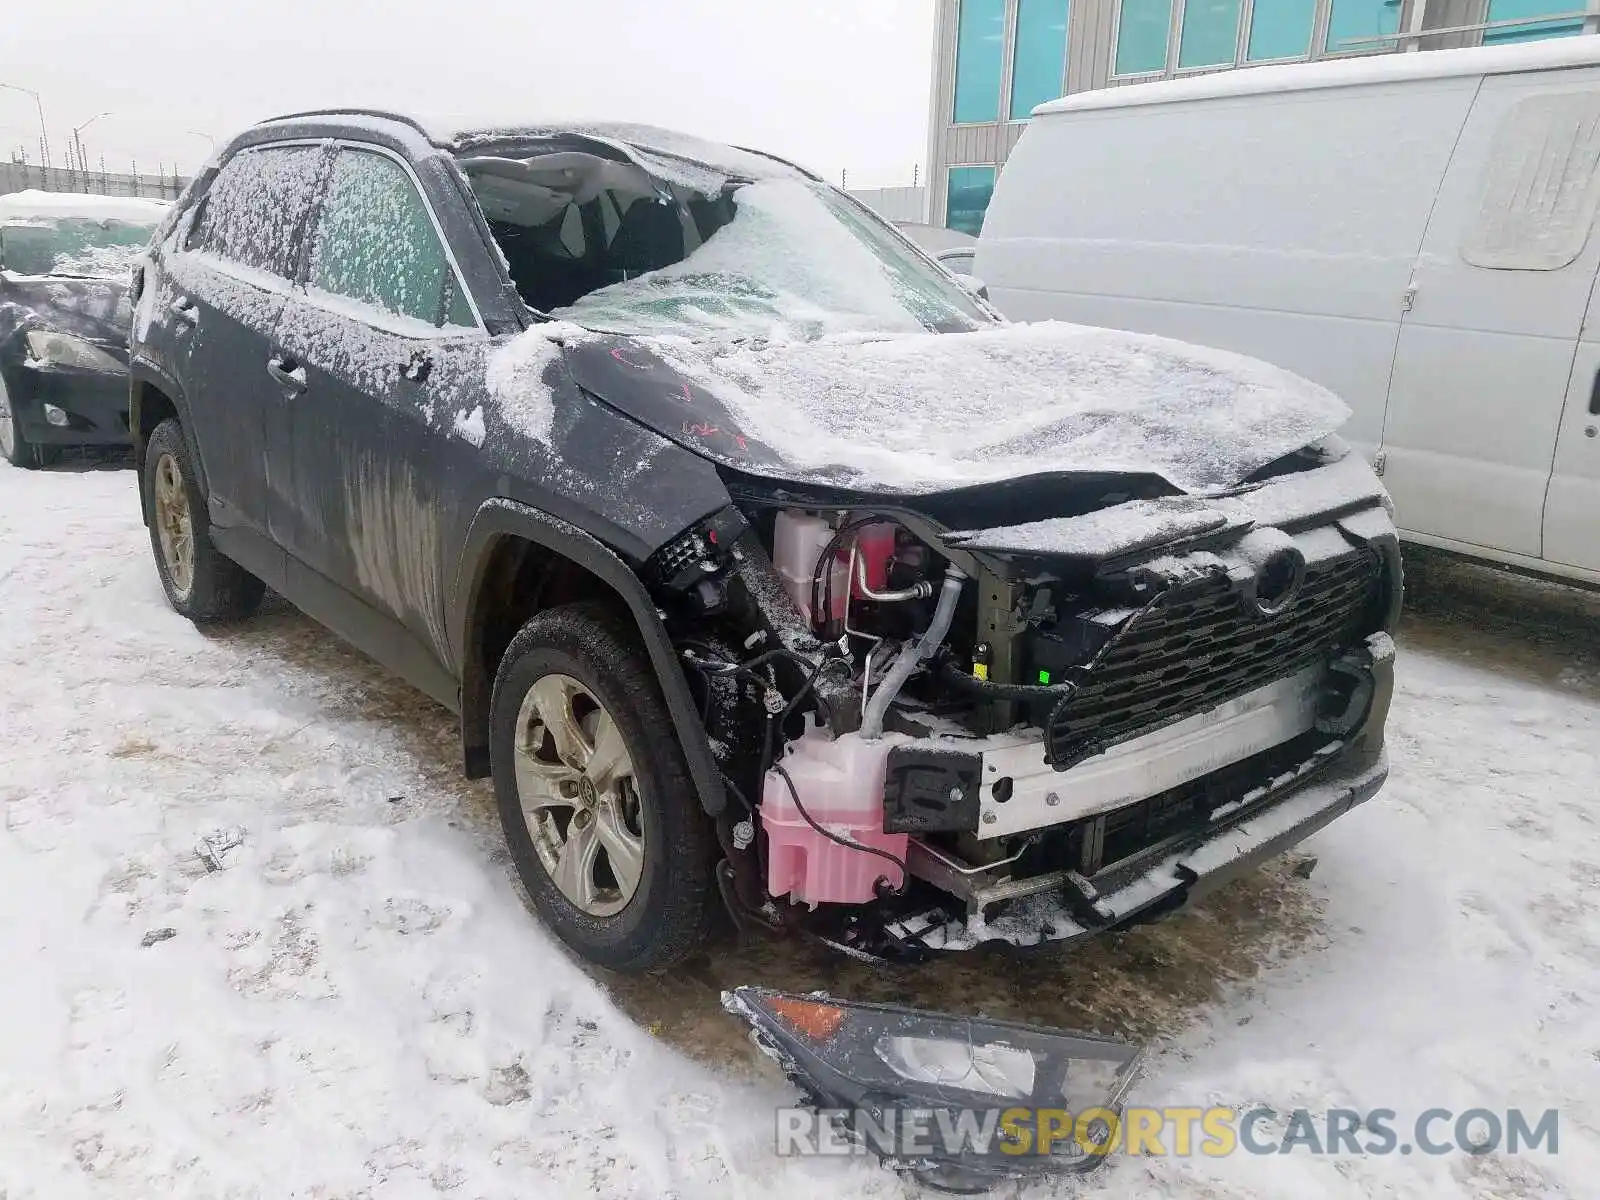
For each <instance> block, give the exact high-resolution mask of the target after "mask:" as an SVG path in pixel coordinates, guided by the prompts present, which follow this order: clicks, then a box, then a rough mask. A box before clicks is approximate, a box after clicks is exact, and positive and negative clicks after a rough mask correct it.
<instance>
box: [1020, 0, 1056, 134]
mask: <svg viewBox="0 0 1600 1200" xmlns="http://www.w3.org/2000/svg"><path fill="white" fill-rule="evenodd" d="M1066 73H1067V0H1021V3H1020V4H1019V5H1018V6H1017V50H1016V54H1015V56H1014V57H1013V59H1012V64H1011V119H1012V120H1013V121H1026V120H1027V119H1028V117H1029V115H1030V114H1031V113H1032V112H1033V110H1034V109H1035V108H1037V107H1038V106H1039V105H1041V104H1044V103H1047V102H1048V101H1051V100H1054V99H1056V98H1057V97H1058V96H1060V95H1061V94H1062V93H1063V92H1064V91H1066V88H1067V82H1066Z"/></svg>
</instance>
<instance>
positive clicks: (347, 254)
mask: <svg viewBox="0 0 1600 1200" xmlns="http://www.w3.org/2000/svg"><path fill="white" fill-rule="evenodd" d="M311 284H312V286H313V287H315V288H317V289H319V290H321V291H324V292H328V293H331V294H332V295H336V296H344V297H346V298H348V299H351V300H355V301H357V302H358V303H361V304H365V305H368V306H370V307H372V308H376V309H379V310H381V311H383V312H386V313H390V314H392V315H394V316H397V317H410V318H412V319H414V320H418V321H426V322H427V323H428V324H430V325H433V326H440V325H445V324H450V325H462V326H470V325H472V324H473V323H474V322H473V319H472V312H471V309H470V307H469V306H468V304H467V301H466V297H465V295H464V294H463V292H462V288H461V285H460V283H459V281H458V280H457V279H456V277H455V272H454V271H453V270H452V269H451V267H450V262H449V259H448V257H447V256H446V254H445V249H444V244H443V243H442V242H441V241H440V240H439V235H438V233H437V232H436V231H435V229H434V226H433V221H432V220H431V218H430V217H429V214H428V208H427V205H426V203H425V202H424V201H423V199H422V197H421V196H420V195H418V193H417V189H416V187H415V185H414V184H412V182H411V177H410V176H409V175H408V174H407V173H406V171H405V169H404V168H402V167H401V166H400V164H399V163H397V162H395V161H394V160H393V159H391V158H388V157H386V156H384V155H382V154H378V153H375V152H373V151H369V150H341V151H340V152H339V156H338V158H337V159H335V160H334V166H333V177H332V179H331V180H330V181H329V184H328V199H327V201H326V203H325V204H324V206H323V211H322V219H321V220H320V221H319V222H318V225H317V237H316V241H315V243H314V244H313V245H312V248H311Z"/></svg>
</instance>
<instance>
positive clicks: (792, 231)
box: [556, 179, 989, 340]
mask: <svg viewBox="0 0 1600 1200" xmlns="http://www.w3.org/2000/svg"><path fill="white" fill-rule="evenodd" d="M730 200H731V203H730V206H729V207H730V209H731V215H730V218H729V220H728V222H727V224H725V225H723V226H722V227H720V228H719V229H717V230H715V231H714V232H713V233H712V234H711V236H710V237H709V238H708V239H707V240H706V241H705V243H704V244H703V245H701V246H700V247H699V248H697V249H696V250H694V251H693V252H692V253H690V254H689V255H688V256H687V257H685V258H684V259H683V260H682V261H681V262H679V263H676V264H674V265H672V266H669V267H664V268H662V269H660V270H657V271H651V272H648V273H646V274H643V275H640V276H639V277H637V278H635V279H629V280H626V281H624V282H621V283H616V284H612V285H611V286H609V287H604V288H600V289H599V290H597V291H594V292H591V293H590V294H589V295H587V296H585V297H583V298H582V299H581V300H579V301H578V302H577V303H576V304H573V305H571V306H570V307H568V308H565V309H562V310H560V311H559V312H558V313H557V314H556V315H558V316H560V317H562V318H564V319H566V320H570V321H572V322H574V323H576V324H579V325H584V326H586V327H588V328H590V329H597V330H604V331H606V332H614V333H627V334H636V335H649V334H680V335H683V334H689V335H693V334H694V333H696V332H719V333H735V334H750V335H778V336H788V337H798V338H802V339H805V340H813V339H815V338H817V337H820V336H822V335H824V334H827V333H838V332H856V331H860V332H891V331H924V330H934V331H939V332H956V331H961V330H970V329H976V328H978V327H979V326H981V325H986V324H988V323H989V321H988V319H987V318H986V317H985V316H984V314H983V312H982V310H981V309H980V308H979V307H978V306H977V305H976V304H975V303H974V302H973V301H972V299H971V297H969V296H968V295H967V294H966V293H965V292H964V291H963V290H962V289H961V287H960V286H959V285H958V284H957V283H956V282H955V281H954V280H953V279H952V278H950V276H949V275H948V274H947V273H946V272H944V271H942V270H940V269H939V268H938V267H936V266H934V265H933V264H931V263H929V262H927V261H926V260H924V259H923V258H922V257H921V256H920V255H918V254H917V253H915V251H913V250H912V249H911V248H910V247H909V246H907V245H906V243H905V242H904V241H903V240H902V239H901V238H900V236H899V235H897V234H895V233H894V232H893V231H891V230H890V229H888V228H886V227H885V226H883V225H881V224H879V223H878V222H877V221H875V220H873V219H872V217H871V216H869V215H868V214H866V213H863V212H862V211H860V210H859V209H858V208H856V206H855V205H854V203H853V202H852V201H850V200H849V199H848V198H847V197H845V196H843V195H841V194H839V193H838V192H835V191H834V190H833V189H832V188H829V187H826V186H825V185H822V184H817V183H811V182H807V181H801V180H791V179H778V180H764V181H762V182H759V183H751V184H746V185H744V186H742V187H739V188H737V189H736V190H734V191H733V193H732V195H731V197H730Z"/></svg>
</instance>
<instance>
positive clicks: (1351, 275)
mask: <svg viewBox="0 0 1600 1200" xmlns="http://www.w3.org/2000/svg"><path fill="white" fill-rule="evenodd" d="M1477 86H1478V80H1477V79H1476V78H1446V79H1438V80H1421V81H1414V82H1410V83H1404V84H1398V83H1389V84H1374V85H1368V86H1355V87H1347V88H1338V89H1329V90H1321V91H1314V92H1306V93H1285V94H1281V95H1272V96H1245V97H1219V98H1216V99H1212V100H1194V101H1184V102H1179V103H1169V104H1156V105H1139V106H1132V107H1128V108H1121V109H1118V108H1108V109H1097V110H1090V111H1084V112H1070V111H1069V112H1062V113H1056V114H1048V115H1044V116H1040V117H1038V118H1036V119H1035V120H1034V122H1033V124H1032V125H1031V126H1030V127H1029V128H1028V131H1027V132H1026V133H1025V134H1024V135H1023V138H1022V141H1021V142H1020V143H1019V144H1018V146H1017V148H1016V150H1015V151H1014V152H1013V154H1012V157H1011V159H1010V161H1009V162H1008V164H1007V166H1006V169H1005V171H1004V172H1003V173H1002V175H1001V178H1000V182H999V186H998V188H997V190H996V192H995V196H994V200H993V202H992V204H991V205H990V208H989V211H988V215H987V217H986V219H985V225H984V230H983V237H982V239H981V241H980V243H979V248H978V255H977V260H976V262H975V265H974V268H973V273H974V274H975V275H976V276H977V277H978V278H980V279H982V280H983V281H984V282H985V283H986V284H988V286H989V288H990V295H991V296H992V297H993V298H994V300H995V303H996V304H997V305H998V307H999V308H1000V310H1001V311H1002V312H1004V313H1005V314H1006V315H1007V316H1010V317H1013V318H1016V319H1019V320H1039V319H1044V318H1052V317H1053V318H1059V319H1063V320H1070V321H1079V322H1083V323H1086V324H1095V325H1109V326H1113V327H1118V328H1124V329H1133V330H1139V331H1144V332H1149V333H1159V334H1165V335H1167V336H1169V337H1176V338H1181V339H1184V340H1186V341H1192V342H1199V343H1202V344H1205V345H1212V346H1220V347H1222V348H1224V349H1229V350H1234V351H1238V352H1241V353H1245V354H1250V355H1253V356H1255V357H1257V358H1261V359H1265V360H1266V361H1268V362H1272V363H1276V364H1277V365H1279V366H1282V367H1285V368H1287V369H1289V370H1292V371H1295V372H1297V373H1298V374H1301V375H1304V376H1306V377H1307V378H1310V379H1313V380H1315V381H1316V382H1318V383H1321V384H1323V385H1324V386H1326V387H1329V388H1331V389H1332V390H1333V391H1335V392H1337V393H1338V394H1339V395H1341V396H1342V397H1344V399H1345V400H1346V402H1347V403H1349V405H1350V407H1351V409H1352V410H1353V413H1354V415H1353V417H1352V420H1351V421H1350V423H1349V424H1348V425H1347V426H1346V428H1345V431H1344V432H1345V434H1346V436H1347V437H1349V438H1350V440H1351V441H1353V442H1355V443H1356V444H1357V445H1359V446H1362V447H1363V448H1364V449H1366V450H1368V451H1370V450H1371V449H1372V448H1373V447H1374V446H1375V445H1376V444H1377V442H1378V440H1379V437H1380V435H1381V433H1382V429H1383V418H1384V406H1385V399H1386V395H1387V391H1388V384H1389V372H1390V367H1391V365H1392V363H1393V359H1394V351H1395V342H1396V337H1397V334H1398V328H1399V320H1400V316H1401V310H1402V304H1403V300H1404V295H1405V291H1406V287H1407V285H1408V283H1409V281H1410V276H1411V268H1412V265H1413V263H1414V262H1415V259H1416V255H1417V251H1418V249H1419V248H1420V247H1421V244H1422V238H1423V233H1424V230H1425V229H1426V227H1427V223H1428V214H1429V211H1430V209H1431V208H1432V205H1433V201H1434V196H1435V193H1436V192H1437V190H1438V186H1439V182H1440V180H1441V179H1442V178H1443V176H1444V172H1445V167H1446V165H1447V164H1448V162H1449V159H1450V152H1451V148H1452V147H1453V145H1454V144H1455V140H1456V137H1457V135H1458V134H1459V132H1460V130H1461V127H1462V125H1463V123H1464V121H1465V120H1466V116H1467V112H1468V110H1469V108H1470V107H1471V103H1472V97H1473V94H1474V92H1475V90H1476V88H1477Z"/></svg>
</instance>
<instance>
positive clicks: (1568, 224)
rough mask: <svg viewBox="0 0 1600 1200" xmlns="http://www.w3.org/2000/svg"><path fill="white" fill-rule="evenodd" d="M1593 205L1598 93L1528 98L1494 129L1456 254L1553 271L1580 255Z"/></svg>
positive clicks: (1599, 187)
mask: <svg viewBox="0 0 1600 1200" xmlns="http://www.w3.org/2000/svg"><path fill="white" fill-rule="evenodd" d="M1546 11H1548V10H1546ZM1597 209H1600V98H1597V97H1596V96H1595V94H1594V93H1593V92H1556V93H1552V94H1550V95H1546V96H1530V97H1529V98H1528V99H1526V100H1524V101H1522V102H1521V103H1520V104H1518V105H1517V106H1516V107H1515V108H1513V109H1512V110H1511V111H1510V112H1509V113H1507V114H1506V116H1505V119H1504V120H1503V121H1502V122H1501V124H1500V127H1499V128H1498V129H1496V130H1495V134H1494V140H1493V141H1492V142H1491V143H1490V145H1489V161H1488V163H1487V165H1486V166H1485V167H1484V179H1483V201H1482V203H1481V204H1480V205H1479V208H1478V219H1477V220H1476V221H1475V222H1474V223H1473V225H1472V227H1471V228H1470V229H1469V230H1468V231H1467V236H1466V239H1465V241H1464V242H1463V244H1462V247H1461V257H1462V258H1463V259H1465V260H1466V261H1467V262H1469V263H1471V264H1472V265H1473V266H1475V267H1487V268H1489V269H1491V270H1501V271H1559V270H1560V269H1561V268H1562V267H1565V266H1569V265H1570V264H1571V263H1572V262H1573V261H1574V260H1576V259H1577V257H1578V255H1580V254H1582V253H1583V247H1584V245H1585V244H1586V243H1587V242H1588V240H1589V231H1590V230H1591V229H1592V228H1593V227H1594V220H1595V213H1596V210H1597ZM1590 269H1591V270H1593V268H1590Z"/></svg>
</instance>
